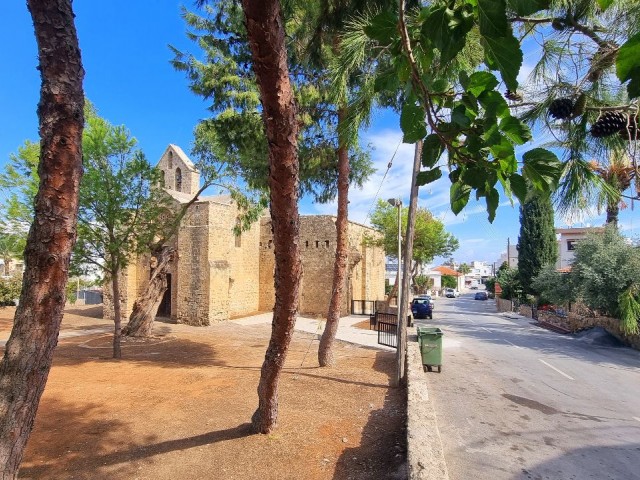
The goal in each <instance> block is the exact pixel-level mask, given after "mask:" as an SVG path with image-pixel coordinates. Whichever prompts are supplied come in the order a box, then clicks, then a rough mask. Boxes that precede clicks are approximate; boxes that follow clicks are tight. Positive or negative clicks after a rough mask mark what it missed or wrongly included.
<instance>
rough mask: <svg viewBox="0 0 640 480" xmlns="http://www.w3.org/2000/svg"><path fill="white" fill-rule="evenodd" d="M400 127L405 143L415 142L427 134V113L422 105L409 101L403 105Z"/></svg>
mask: <svg viewBox="0 0 640 480" xmlns="http://www.w3.org/2000/svg"><path fill="white" fill-rule="evenodd" d="M400 128H401V129H402V133H403V135H404V136H403V138H402V141H403V142H404V143H415V142H417V141H418V140H420V139H422V138H424V136H425V135H426V134H427V126H426V122H425V113H424V110H423V109H422V107H421V106H420V105H416V104H415V103H413V102H411V101H408V102H406V103H405V104H404V105H403V107H402V113H401V114H400Z"/></svg>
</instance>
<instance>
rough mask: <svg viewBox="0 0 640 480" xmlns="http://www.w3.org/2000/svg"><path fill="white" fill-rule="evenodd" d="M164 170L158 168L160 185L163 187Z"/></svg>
mask: <svg viewBox="0 0 640 480" xmlns="http://www.w3.org/2000/svg"><path fill="white" fill-rule="evenodd" d="M164 185H165V183H164V170H160V186H161V187H164Z"/></svg>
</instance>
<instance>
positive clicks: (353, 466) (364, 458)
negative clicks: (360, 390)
mask: <svg viewBox="0 0 640 480" xmlns="http://www.w3.org/2000/svg"><path fill="white" fill-rule="evenodd" d="M391 353H393V352H391ZM374 368H375V369H376V370H377V371H379V372H384V373H386V374H387V375H388V377H389V378H390V379H391V378H392V377H393V376H394V375H395V368H396V367H395V355H390V354H389V352H379V353H378V354H377V355H376V359H375V362H374ZM406 405H407V399H406V389H405V388H389V389H388V391H387V394H386V395H385V399H384V404H383V406H382V408H380V409H376V410H371V411H370V413H369V417H368V419H367V423H366V425H365V426H364V428H363V429H362V437H361V440H360V444H359V445H358V446H356V447H354V448H347V449H345V450H344V451H343V452H342V455H340V457H339V458H338V461H337V464H336V469H335V471H334V474H333V478H334V480H344V479H345V478H348V479H350V480H370V479H373V478H375V479H376V480H387V479H388V480H391V479H398V480H400V479H405V478H407V471H406V458H407V435H406Z"/></svg>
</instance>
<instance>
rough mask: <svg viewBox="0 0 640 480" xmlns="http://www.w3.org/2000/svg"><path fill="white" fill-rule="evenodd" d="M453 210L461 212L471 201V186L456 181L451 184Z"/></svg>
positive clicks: (456, 212)
mask: <svg viewBox="0 0 640 480" xmlns="http://www.w3.org/2000/svg"><path fill="white" fill-rule="evenodd" d="M450 192H451V210H452V211H453V213H455V214H456V215H457V214H459V213H460V212H461V211H462V209H463V208H464V207H465V206H466V205H467V203H469V194H470V193H471V187H470V186H469V185H464V184H462V183H459V182H456V183H454V184H452V185H451V189H450Z"/></svg>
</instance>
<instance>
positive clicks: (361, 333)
mask: <svg viewBox="0 0 640 480" xmlns="http://www.w3.org/2000/svg"><path fill="white" fill-rule="evenodd" d="M272 320H273V314H272V313H271V312H269V313H261V314H259V315H253V316H251V317H243V318H238V319H235V320H231V321H232V322H234V323H237V324H238V325H244V326H251V325H261V324H268V325H271V321H272ZM364 321H367V322H368V321H369V316H368V315H349V316H348V317H342V318H341V319H340V323H339V324H338V333H337V335H336V338H337V339H338V340H342V341H345V342H349V343H355V344H357V345H364V346H367V347H373V348H379V349H380V350H395V348H391V347H386V346H384V345H379V344H378V332H376V331H375V330H368V329H364V328H358V327H354V325H355V324H356V323H360V322H364ZM324 325H325V319H316V318H309V317H302V316H298V319H297V320H296V326H295V329H296V330H298V331H301V332H307V333H315V334H317V335H322V332H323V331H324Z"/></svg>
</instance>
